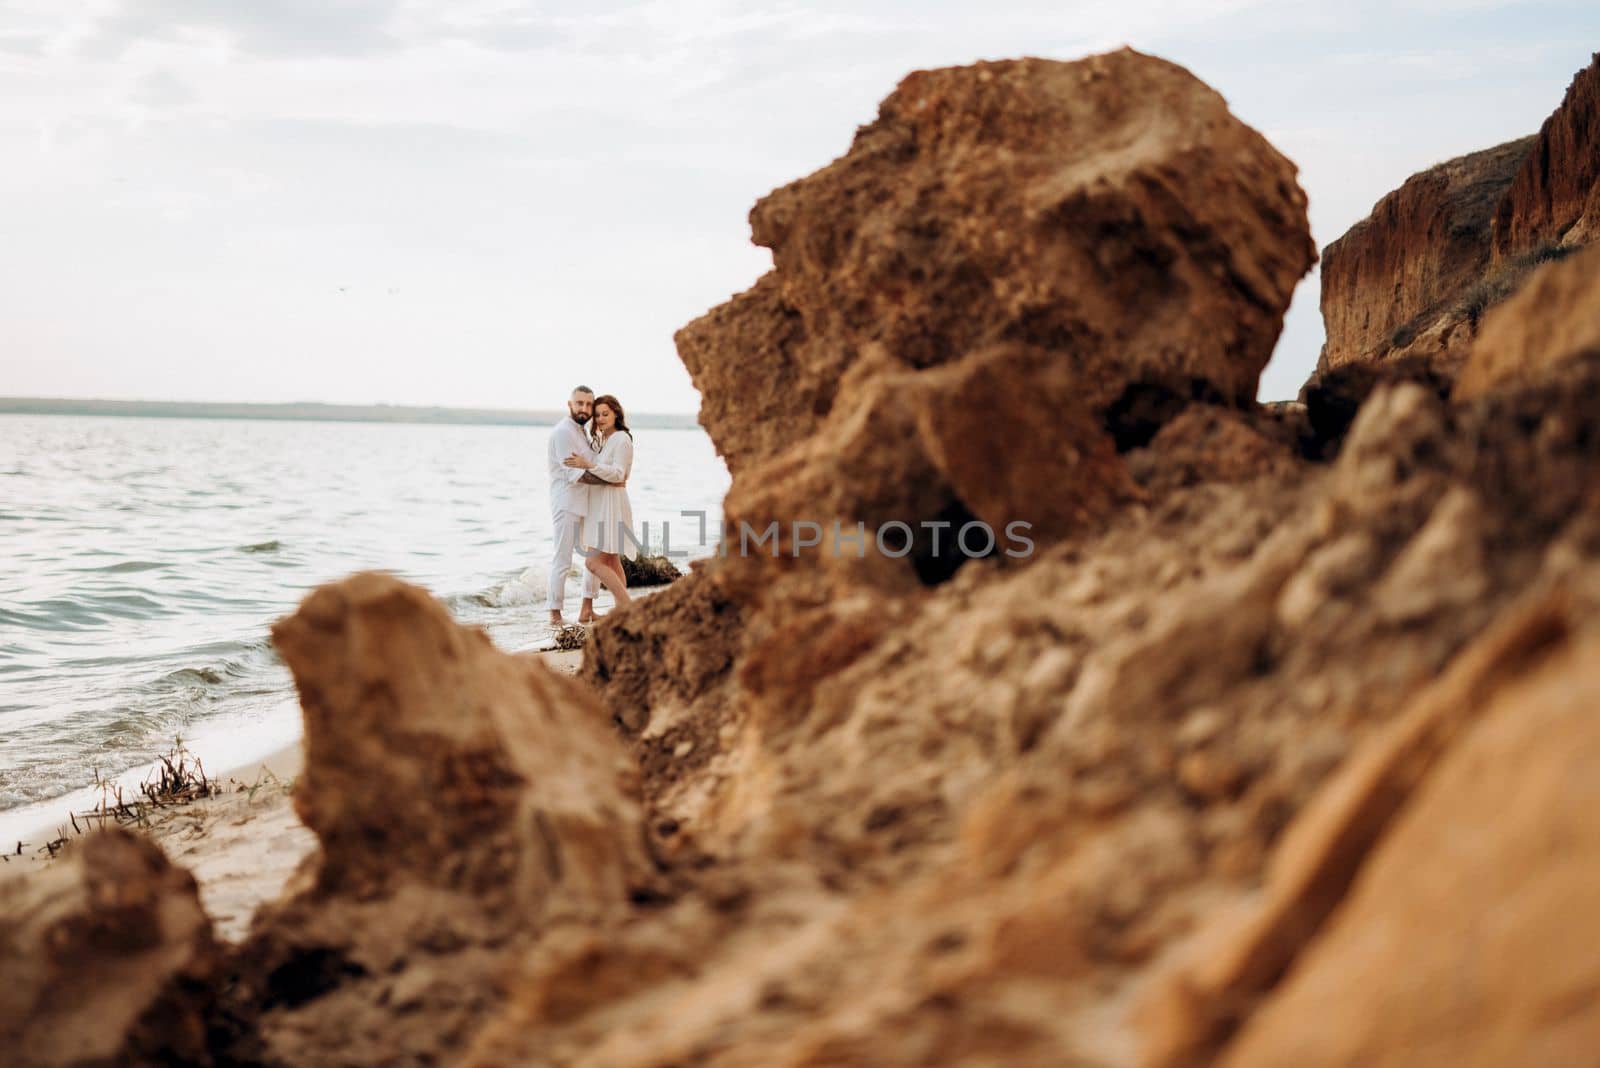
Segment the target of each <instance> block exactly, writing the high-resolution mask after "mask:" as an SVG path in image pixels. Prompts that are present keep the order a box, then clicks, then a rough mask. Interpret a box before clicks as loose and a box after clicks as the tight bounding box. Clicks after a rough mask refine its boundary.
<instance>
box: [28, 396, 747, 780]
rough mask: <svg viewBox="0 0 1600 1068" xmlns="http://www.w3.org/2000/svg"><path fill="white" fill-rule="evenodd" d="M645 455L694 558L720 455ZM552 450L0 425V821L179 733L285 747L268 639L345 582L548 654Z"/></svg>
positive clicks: (648, 491) (50, 419)
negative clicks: (437, 610)
mask: <svg viewBox="0 0 1600 1068" xmlns="http://www.w3.org/2000/svg"><path fill="white" fill-rule="evenodd" d="M636 437H637V440H638V449H637V453H636V456H635V460H634V468H633V473H632V476H631V478H630V479H629V484H628V490H629V494H630V496H631V498H632V501H633V510H634V515H635V518H636V519H637V520H638V521H640V522H641V524H642V523H643V522H644V521H648V522H649V523H650V528H651V531H652V537H653V538H654V539H655V540H657V541H659V533H658V532H659V530H660V528H661V524H662V523H663V522H670V523H672V547H673V549H674V550H679V549H688V550H689V552H690V555H703V554H704V553H705V552H706V551H707V550H705V549H700V548H697V547H696V546H695V545H694V544H693V542H694V541H695V538H694V536H693V535H694V533H695V532H696V531H697V529H698V523H697V521H696V520H694V519H683V518H680V517H679V512H681V511H694V510H704V511H708V512H709V513H710V514H711V516H712V518H713V521H715V519H716V517H717V516H718V515H719V514H720V509H721V504H722V497H723V494H724V493H725V492H726V490H727V486H728V475H727V472H726V469H725V468H724V467H723V466H722V463H721V461H720V460H718V459H717V457H716V454H715V452H714V450H713V449H712V447H711V442H710V440H709V439H708V438H707V437H706V436H705V435H704V434H703V433H701V432H700V431H698V430H641V431H639V432H638V434H637V435H636ZM544 442H545V431H544V430H542V429H539V428H533V427H468V426H403V425H392V424H378V425H374V424H340V423H274V422H265V421H262V422H245V421H229V420H187V419H114V418H90V417H77V416H0V560H3V561H4V565H3V567H0V810H3V809H6V808H10V807H13V806H16V805H19V804H22V803H25V802H28V801H32V800H37V799H40V798H44V797H54V796H57V795H60V794H62V793H64V792H65V791H67V790H68V789H70V788H72V787H75V786H81V785H83V784H85V783H88V782H90V781H91V777H92V772H93V769H94V768H95V767H99V768H100V769H102V770H104V771H110V772H116V771H119V770H122V769H125V768H129V767H133V766H135V765H138V764H142V763H145V762H146V761H148V760H149V759H151V758H152V757H153V756H155V755H156V754H157V753H158V752H159V751H161V750H163V749H164V748H165V747H166V746H168V745H170V743H171V741H172V738H173V737H174V736H175V735H178V734H182V735H183V736H184V737H186V738H200V737H204V736H212V737H218V738H220V737H224V736H226V737H228V738H230V739H232V741H233V743H234V744H235V746H237V745H239V744H240V739H241V738H244V739H250V738H255V739H258V740H259V741H261V742H262V743H263V744H266V743H267V742H269V741H271V740H279V741H281V740H283V739H284V738H286V737H287V738H292V737H293V731H294V722H295V721H294V716H295V709H294V706H293V704H292V701H289V700H287V698H288V697H289V695H290V693H291V692H292V688H291V685H290V681H289V678H288V673H287V671H286V670H285V669H284V668H283V667H282V665H281V664H279V663H278V661H277V658H276V657H275V656H274V655H273V653H272V650H271V648H270V646H269V644H268V642H267V627H268V625H269V624H270V623H271V621H272V620H273V619H275V618H277V617H278V616H280V615H282V614H284V613H285V612H287V611H289V610H291V609H292V608H293V607H294V605H295V603H296V602H297V601H298V600H299V598H300V597H301V596H302V595H303V594H304V593H305V591H306V590H307V589H309V588H311V587H313V586H315V585H317V584H319V583H322V582H326V581H328V580H330V579H335V578H338V577H340V576H342V575H345V574H348V573H350V572H352V571H358V570H363V569H369V568H378V569H383V570H388V571H393V572H395V573H397V574H399V575H400V576H402V577H403V578H406V579H408V580H410V581H412V582H417V583H420V584H421V585H424V586H426V587H428V588H429V589H431V590H432V591H433V592H434V593H435V594H436V595H438V596H439V597H441V598H442V599H443V600H444V601H445V603H446V604H448V605H449V606H450V608H451V610H452V611H454V612H455V614H456V616H457V618H458V619H461V620H462V621H463V622H469V623H476V624H481V625H483V626H485V627H487V628H488V629H489V632H490V634H491V635H492V636H493V637H494V639H495V641H496V642H498V643H499V644H500V645H501V646H502V647H503V648H510V649H518V648H527V647H529V646H533V645H537V644H539V643H540V642H541V641H542V640H543V638H544V637H545V624H544V619H545V613H544V605H543V596H544V595H543V575H544V573H545V571H546V569H547V567H548V561H549V554H550V551H551V536H550V513H549V505H548V500H547V487H546V482H545V477H546V476H545V472H544ZM526 569H531V571H532V573H531V574H530V575H529V576H528V578H527V581H524V580H523V579H522V578H521V577H520V576H521V575H522V573H523V572H524V570H526ZM577 591H578V582H577V580H576V578H574V580H573V581H572V582H571V583H570V584H569V588H568V593H569V597H571V598H573V599H574V603H573V604H572V605H571V606H569V611H568V614H569V618H570V617H571V616H572V615H573V613H574V612H575V607H576V605H575V599H576V596H577ZM598 604H599V606H600V608H601V610H602V611H604V610H606V609H607V608H608V607H609V595H606V594H602V595H601V598H600V600H599V601H598Z"/></svg>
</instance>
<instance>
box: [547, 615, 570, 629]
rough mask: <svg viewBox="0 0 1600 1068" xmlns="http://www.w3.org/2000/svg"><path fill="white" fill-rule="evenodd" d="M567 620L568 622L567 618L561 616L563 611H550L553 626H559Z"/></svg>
mask: <svg viewBox="0 0 1600 1068" xmlns="http://www.w3.org/2000/svg"><path fill="white" fill-rule="evenodd" d="M565 622H566V620H564V619H562V618H561V613H560V612H551V613H550V625H551V626H552V627H559V626H561V624H563V623H565Z"/></svg>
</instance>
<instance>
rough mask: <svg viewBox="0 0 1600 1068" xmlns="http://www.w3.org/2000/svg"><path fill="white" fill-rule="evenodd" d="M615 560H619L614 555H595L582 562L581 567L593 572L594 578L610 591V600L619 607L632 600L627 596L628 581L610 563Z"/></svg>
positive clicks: (619, 570) (620, 571)
mask: <svg viewBox="0 0 1600 1068" xmlns="http://www.w3.org/2000/svg"><path fill="white" fill-rule="evenodd" d="M616 560H619V557H618V556H617V554H616V553H595V554H594V555H593V556H591V557H589V558H588V559H587V560H585V561H584V562H583V566H584V567H586V568H588V569H589V570H590V571H593V572H594V576H595V578H597V579H599V580H600V583H601V585H603V586H604V587H605V588H606V589H608V590H610V591H611V597H612V599H613V600H615V601H616V602H617V605H618V607H621V606H622V605H625V604H627V603H628V602H629V601H631V600H633V598H632V597H629V596H628V579H627V577H626V576H625V575H623V573H622V568H621V567H620V566H618V565H617V564H616V563H613V562H612V561H616Z"/></svg>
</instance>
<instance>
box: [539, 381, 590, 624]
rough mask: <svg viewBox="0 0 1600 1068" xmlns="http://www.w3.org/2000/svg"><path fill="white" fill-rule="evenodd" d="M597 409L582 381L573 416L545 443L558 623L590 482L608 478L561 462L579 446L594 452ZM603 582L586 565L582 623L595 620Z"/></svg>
mask: <svg viewBox="0 0 1600 1068" xmlns="http://www.w3.org/2000/svg"><path fill="white" fill-rule="evenodd" d="M593 414H594V390H592V389H590V388H589V387H588V386H579V387H578V388H577V389H575V390H573V391H572V396H571V397H570V398H568V400H567V418H565V419H563V420H561V422H559V423H557V424H556V426H555V429H554V430H552V431H550V441H549V444H548V445H547V446H546V447H545V461H546V466H547V467H548V468H549V470H550V522H551V523H552V524H553V528H552V529H553V530H554V533H555V539H556V555H555V559H553V560H551V561H550V595H549V597H548V598H547V599H546V602H545V606H546V607H547V608H549V609H550V623H551V625H552V626H554V625H556V624H559V623H561V621H562V620H561V606H562V605H563V604H565V603H566V600H567V573H568V572H569V571H571V570H572V551H573V550H574V549H576V548H577V547H578V536H579V535H580V534H581V533H582V529H583V517H584V516H585V515H587V514H588V513H589V486H591V485H594V484H596V483H602V481H603V480H601V479H599V478H596V477H595V476H594V475H591V474H590V473H589V472H587V471H585V470H583V469H582V468H578V467H567V466H565V465H564V464H563V463H562V462H561V461H562V460H565V459H566V458H567V457H568V456H570V455H572V454H573V453H575V452H576V453H579V454H580V455H583V456H593V455H594V450H593V449H592V448H590V447H589V439H588V437H587V436H586V435H585V434H584V432H583V425H584V424H585V423H587V422H588V421H589V417H590V416H591V415H593ZM599 588H600V580H599V579H597V578H595V575H594V572H593V571H590V570H589V569H588V568H584V570H583V606H582V607H581V608H579V609H578V622H579V623H591V622H593V621H594V595H595V593H596V592H597V591H598V590H599Z"/></svg>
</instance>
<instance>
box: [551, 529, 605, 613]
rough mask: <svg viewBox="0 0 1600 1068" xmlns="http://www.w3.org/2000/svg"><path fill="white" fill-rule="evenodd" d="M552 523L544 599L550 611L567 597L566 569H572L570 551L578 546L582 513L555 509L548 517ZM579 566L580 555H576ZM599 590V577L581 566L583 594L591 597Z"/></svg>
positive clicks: (581, 559)
mask: <svg viewBox="0 0 1600 1068" xmlns="http://www.w3.org/2000/svg"><path fill="white" fill-rule="evenodd" d="M551 522H553V523H554V524H555V536H556V555H555V559H553V560H551V561H550V596H549V598H548V599H547V601H546V604H547V606H548V607H549V609H550V611H552V612H559V611H561V609H562V606H563V605H564V604H565V603H566V600H567V572H568V571H570V570H572V554H573V552H574V551H575V550H576V549H577V548H578V535H579V533H580V532H581V531H582V530H583V516H581V515H578V514H577V513H575V512H567V511H558V512H556V513H555V514H554V515H552V516H551ZM578 561H579V566H580V567H582V565H583V562H584V561H583V557H582V556H579V558H578ZM599 589H600V580H599V579H597V578H595V574H594V572H593V571H590V570H589V569H588V568H586V567H584V568H583V595H584V596H585V597H593V596H594V595H595V593H597V592H598V591H599Z"/></svg>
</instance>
